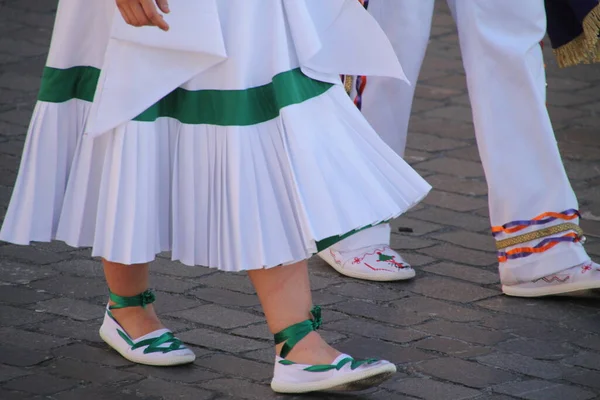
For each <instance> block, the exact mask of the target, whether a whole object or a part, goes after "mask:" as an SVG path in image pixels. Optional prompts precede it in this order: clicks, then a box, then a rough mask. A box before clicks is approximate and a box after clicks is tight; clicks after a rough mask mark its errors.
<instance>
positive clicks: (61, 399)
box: [52, 385, 162, 400]
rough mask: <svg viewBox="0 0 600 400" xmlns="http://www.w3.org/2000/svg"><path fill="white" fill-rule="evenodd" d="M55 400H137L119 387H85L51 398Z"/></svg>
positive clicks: (153, 399) (156, 399)
mask: <svg viewBox="0 0 600 400" xmlns="http://www.w3.org/2000/svg"><path fill="white" fill-rule="evenodd" d="M52 398H53V399H56V400H82V399H89V400H116V399H118V400H139V399H140V398H139V397H138V396H136V395H135V394H131V393H124V392H123V389H122V388H121V387H110V386H108V387H107V386H106V385H103V386H87V387H83V388H77V389H74V390H70V391H66V392H62V393H59V394H55V395H53V396H52ZM144 400H162V399H161V398H159V397H157V396H146V397H144Z"/></svg>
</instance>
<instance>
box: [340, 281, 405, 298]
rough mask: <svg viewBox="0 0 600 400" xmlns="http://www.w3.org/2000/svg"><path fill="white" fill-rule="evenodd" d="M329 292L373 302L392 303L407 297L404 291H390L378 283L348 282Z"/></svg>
mask: <svg viewBox="0 0 600 400" xmlns="http://www.w3.org/2000/svg"><path fill="white" fill-rule="evenodd" d="M329 292H331V293H335V294H339V295H341V296H346V297H349V298H352V299H366V300H372V301H391V300H397V299H401V298H403V297H407V296H408V293H406V292H405V291H403V290H400V289H396V290H390V289H385V288H382V287H381V286H379V285H377V284H376V283H370V282H368V283H367V282H365V283H359V282H347V283H343V284H341V285H338V286H333V287H330V288H329Z"/></svg>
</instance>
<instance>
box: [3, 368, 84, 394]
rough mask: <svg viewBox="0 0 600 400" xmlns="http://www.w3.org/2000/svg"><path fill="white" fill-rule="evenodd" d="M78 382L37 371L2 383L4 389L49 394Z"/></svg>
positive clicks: (69, 387)
mask: <svg viewBox="0 0 600 400" xmlns="http://www.w3.org/2000/svg"><path fill="white" fill-rule="evenodd" d="M78 384H79V383H78V382H77V381H76V380H73V379H64V378H57V377H56V376H51V375H45V374H41V373H37V374H35V375H27V376H23V377H20V378H16V379H13V380H12V381H10V382H8V383H6V384H5V385H4V388H5V389H9V390H19V391H22V392H27V393H33V394H39V395H51V394H54V393H58V392H62V391H63V390H67V389H71V388H74V387H76V386H77V385H78Z"/></svg>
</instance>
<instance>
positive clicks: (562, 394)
mask: <svg viewBox="0 0 600 400" xmlns="http://www.w3.org/2000/svg"><path fill="white" fill-rule="evenodd" d="M494 391H497V392H499V393H505V394H508V395H511V396H515V397H518V398H520V399H527V400H566V399H569V400H588V399H593V398H595V395H594V394H593V393H591V392H588V391H586V390H583V389H580V388H577V387H573V386H567V385H561V384H557V383H552V382H547V381H524V382H514V383H507V384H504V385H499V386H496V387H494Z"/></svg>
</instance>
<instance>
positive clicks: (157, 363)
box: [99, 328, 196, 367]
mask: <svg viewBox="0 0 600 400" xmlns="http://www.w3.org/2000/svg"><path fill="white" fill-rule="evenodd" d="M99 333H100V338H102V340H103V341H104V342H105V343H106V344H107V345H109V346H110V348H111V349H113V350H114V351H116V352H117V353H119V354H120V355H121V356H122V357H123V358H125V359H126V360H129V361H131V362H133V363H136V364H143V365H150V366H153V367H174V366H177V365H185V364H191V363H193V362H194V361H195V360H196V356H195V355H190V356H186V357H183V356H182V357H172V358H165V359H164V360H146V359H143V358H138V357H135V356H133V355H132V354H130V353H126V352H123V351H121V350H119V346H117V345H114V344H113V343H112V338H111V335H109V334H107V333H105V332H104V329H102V328H100V331H99Z"/></svg>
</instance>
